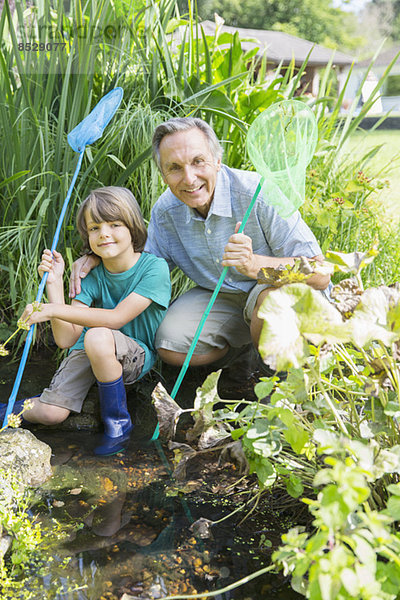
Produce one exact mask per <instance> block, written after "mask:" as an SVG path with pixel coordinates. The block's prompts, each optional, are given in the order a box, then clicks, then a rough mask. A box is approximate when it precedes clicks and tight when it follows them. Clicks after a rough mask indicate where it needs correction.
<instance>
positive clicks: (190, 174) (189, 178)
mask: <svg viewBox="0 0 400 600" xmlns="http://www.w3.org/2000/svg"><path fill="white" fill-rule="evenodd" d="M183 180H184V181H185V183H189V184H192V183H194V182H195V181H196V173H195V171H194V169H193V167H192V166H191V165H186V166H185V167H184V168H183Z"/></svg>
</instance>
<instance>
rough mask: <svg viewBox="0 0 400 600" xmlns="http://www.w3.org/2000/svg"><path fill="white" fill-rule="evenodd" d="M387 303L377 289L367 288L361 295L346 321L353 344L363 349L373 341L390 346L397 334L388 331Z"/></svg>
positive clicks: (380, 291)
mask: <svg viewBox="0 0 400 600" xmlns="http://www.w3.org/2000/svg"><path fill="white" fill-rule="evenodd" d="M388 310H389V303H388V300H387V298H386V296H385V294H384V292H383V290H381V289H379V288H369V289H367V290H366V291H365V292H364V294H363V295H362V297H361V299H360V302H359V303H358V305H357V307H356V308H355V310H354V312H353V315H352V317H351V318H350V319H349V320H348V321H347V323H348V324H349V327H350V328H351V337H352V340H353V342H354V344H355V345H356V346H358V347H361V348H362V347H364V346H366V345H367V344H369V343H370V342H372V341H374V340H378V341H381V342H383V343H384V344H385V345H386V346H390V344H392V342H394V341H396V339H398V337H399V334H396V333H394V332H393V331H391V330H390V328H389V327H390V326H389V324H388Z"/></svg>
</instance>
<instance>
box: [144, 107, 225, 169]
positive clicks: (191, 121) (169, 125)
mask: <svg viewBox="0 0 400 600" xmlns="http://www.w3.org/2000/svg"><path fill="white" fill-rule="evenodd" d="M194 127H197V128H198V129H200V131H202V132H203V133H204V135H205V136H206V138H207V140H208V144H209V146H210V150H211V153H212V155H213V157H214V159H215V162H217V161H218V160H219V159H220V158H222V153H223V149H222V146H221V145H220V143H219V140H218V138H217V136H216V135H215V131H214V129H213V128H212V127H210V125H209V124H208V123H206V122H205V121H203V119H198V118H197V117H175V118H173V119H169V120H168V121H165V123H161V124H160V125H158V126H157V127H156V128H155V131H154V135H153V141H152V148H153V158H154V160H155V162H156V165H157V167H158V168H159V170H160V171H161V162H160V144H161V141H162V139H163V138H164V137H165V136H166V135H171V134H172V133H176V132H177V131H188V130H189V129H193V128H194Z"/></svg>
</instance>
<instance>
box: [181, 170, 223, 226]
mask: <svg viewBox="0 0 400 600" xmlns="http://www.w3.org/2000/svg"><path fill="white" fill-rule="evenodd" d="M230 191H231V190H230V181H229V177H228V175H227V174H226V172H225V169H224V165H222V166H221V170H220V171H219V172H218V174H217V181H216V183H215V190H214V198H213V201H212V202H211V206H210V210H209V212H208V215H207V219H208V218H209V217H210V216H211V215H216V216H218V217H231V216H232V205H231V193H230ZM185 208H186V216H185V222H186V223H189V221H190V219H201V217H200V215H199V213H198V212H197V211H195V210H194V209H193V208H190V207H189V206H187V205H185Z"/></svg>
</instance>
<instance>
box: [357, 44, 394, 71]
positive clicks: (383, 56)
mask: <svg viewBox="0 0 400 600" xmlns="http://www.w3.org/2000/svg"><path fill="white" fill-rule="evenodd" d="M399 52H400V44H396V45H394V46H392V47H391V48H389V49H388V50H385V51H384V52H381V53H380V54H379V55H378V56H377V58H376V60H375V62H374V65H373V67H374V66H376V67H387V66H388V64H389V63H390V62H391V61H392V60H393V59H394V57H395V56H396V54H398V53H399ZM371 62H372V56H371V57H370V58H366V59H365V60H360V61H359V62H358V63H357V67H369V65H370V64H371ZM397 63H400V57H399V58H398V59H397V60H396V63H395V64H397ZM373 67H372V68H373Z"/></svg>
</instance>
